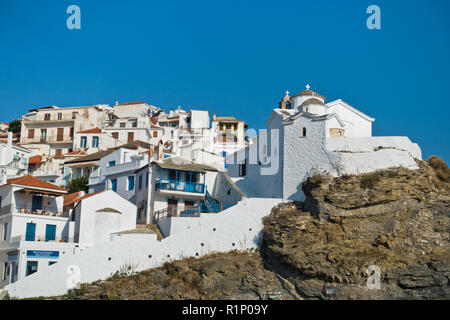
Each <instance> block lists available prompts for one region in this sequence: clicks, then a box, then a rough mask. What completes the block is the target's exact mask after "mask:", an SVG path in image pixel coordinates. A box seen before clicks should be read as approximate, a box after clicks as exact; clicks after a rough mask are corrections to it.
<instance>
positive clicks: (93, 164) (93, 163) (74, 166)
mask: <svg viewBox="0 0 450 320" xmlns="http://www.w3.org/2000/svg"><path fill="white" fill-rule="evenodd" d="M89 166H96V167H98V164H96V163H95V162H87V163H80V164H73V165H71V166H70V167H71V168H78V167H89Z"/></svg>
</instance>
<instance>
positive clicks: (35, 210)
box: [0, 175, 136, 287]
mask: <svg viewBox="0 0 450 320" xmlns="http://www.w3.org/2000/svg"><path fill="white" fill-rule="evenodd" d="M65 196H67V190H66V189H63V188H61V187H58V186H57V185H54V184H52V183H49V182H46V181H43V180H40V179H38V178H35V177H33V176H31V175H27V176H23V177H19V178H14V179H9V180H7V182H6V183H5V184H2V185H0V202H1V209H0V236H1V238H0V266H1V267H0V270H1V278H0V287H3V286H5V285H7V284H9V283H13V282H16V281H18V280H20V279H23V278H25V277H27V276H29V275H31V274H33V273H35V272H37V271H39V270H42V269H47V268H49V267H50V266H51V265H53V264H54V263H57V262H58V261H59V260H60V259H63V258H64V257H65V256H70V255H74V254H76V252H77V250H81V249H83V248H86V247H91V246H95V245H98V244H100V243H103V242H107V241H110V240H112V238H111V237H112V236H113V234H115V233H117V232H121V231H126V230H133V229H135V228H136V206H134V205H133V204H132V203H130V202H129V201H127V200H125V199H123V198H122V197H120V196H119V195H118V194H116V193H115V192H113V191H107V192H102V193H99V194H92V195H84V196H80V197H78V198H75V199H71V200H72V201H68V202H66V205H67V206H69V205H72V209H69V210H64V197H65Z"/></svg>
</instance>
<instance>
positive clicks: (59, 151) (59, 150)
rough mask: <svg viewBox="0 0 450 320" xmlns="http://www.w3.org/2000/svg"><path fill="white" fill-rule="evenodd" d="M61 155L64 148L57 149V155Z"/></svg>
mask: <svg viewBox="0 0 450 320" xmlns="http://www.w3.org/2000/svg"><path fill="white" fill-rule="evenodd" d="M60 155H62V149H56V150H55V156H57V157H58V156H60Z"/></svg>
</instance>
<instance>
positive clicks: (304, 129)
mask: <svg viewBox="0 0 450 320" xmlns="http://www.w3.org/2000/svg"><path fill="white" fill-rule="evenodd" d="M302 134H303V137H306V128H305V127H303V132H302Z"/></svg>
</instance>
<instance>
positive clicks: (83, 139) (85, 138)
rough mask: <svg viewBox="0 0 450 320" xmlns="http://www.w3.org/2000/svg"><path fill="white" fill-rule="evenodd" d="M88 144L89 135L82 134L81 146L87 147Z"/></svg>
mask: <svg viewBox="0 0 450 320" xmlns="http://www.w3.org/2000/svg"><path fill="white" fill-rule="evenodd" d="M86 145H87V137H85V136H82V137H81V142H80V147H81V148H86Z"/></svg>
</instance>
